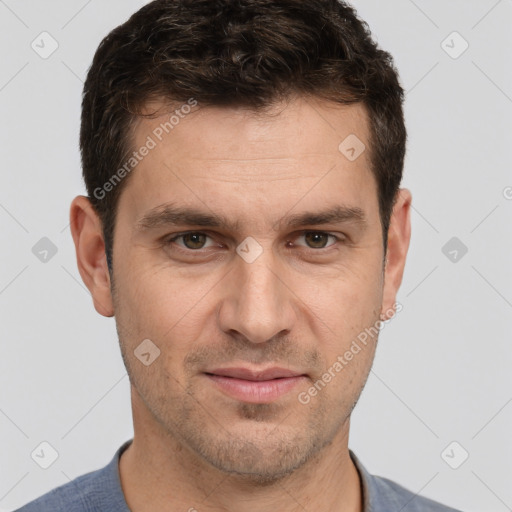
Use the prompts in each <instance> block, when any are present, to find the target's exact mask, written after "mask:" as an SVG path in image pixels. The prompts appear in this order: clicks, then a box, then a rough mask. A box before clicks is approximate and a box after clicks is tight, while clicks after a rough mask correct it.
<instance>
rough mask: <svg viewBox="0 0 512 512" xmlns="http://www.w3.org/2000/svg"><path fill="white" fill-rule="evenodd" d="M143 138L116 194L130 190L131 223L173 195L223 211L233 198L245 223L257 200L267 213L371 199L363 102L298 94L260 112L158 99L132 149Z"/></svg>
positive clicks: (232, 203) (373, 191) (372, 183)
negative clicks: (169, 105) (130, 171)
mask: <svg viewBox="0 0 512 512" xmlns="http://www.w3.org/2000/svg"><path fill="white" fill-rule="evenodd" d="M149 108H154V105H152V106H148V109H149ZM144 146H151V149H150V150H149V151H145V153H146V156H144V157H143V158H142V159H141V160H140V162H138V163H137V166H136V168H135V169H134V172H133V175H132V176H131V177H130V180H129V183H127V187H126V193H125V192H123V194H121V200H120V208H121V203H122V202H123V197H125V196H129V197H130V198H131V210H132V213H133V216H134V218H132V219H131V220H132V221H135V220H136V219H135V217H136V216H138V218H140V215H143V214H144V213H146V212H147V211H148V210H150V209H153V208H155V207H158V206H159V205H162V204H165V203H168V202H174V203H176V201H182V203H183V205H184V206H197V205H198V204H202V205H203V207H207V208H210V209H214V210H215V211H216V212H219V209H220V210H221V211H222V212H223V213H225V214H226V215H230V214H232V213H233V212H232V211H231V212H230V206H232V207H233V211H235V210H236V212H237V215H238V216H239V217H240V218H241V219H243V216H244V213H245V211H246V210H247V216H248V218H251V219H252V220H253V221H254V209H255V208H260V209H262V210H261V212H260V213H261V214H263V213H264V212H265V211H269V212H270V210H272V211H271V213H273V214H275V213H276V210H277V209H279V208H281V209H286V208H288V210H291V209H292V208H294V203H295V204H297V206H299V203H301V206H303V207H304V208H305V209H308V210H310V211H313V210H314V207H315V206H316V205H318V204H319V203H330V204H333V203H335V202H336V201H338V202H339V203H345V204H346V205H347V206H349V207H352V206H353V207H358V206H360V204H357V203H361V202H363V203H364V202H368V199H369V197H366V199H365V198H364V196H365V195H366V196H368V195H369V194H370V195H372V196H374V197H373V199H374V201H373V203H374V204H376V201H377V196H376V183H375V180H374V177H373V175H372V173H371V171H370V158H369V157H370V155H369V129H368V118H367V113H366V110H365V108H364V106H363V105H362V104H354V105H340V104H335V103H332V102H327V101H322V100H318V99H310V98H308V99H305V98H296V99H294V100H291V101H288V102H286V103H284V102H283V103H280V104H276V105H275V106H274V107H272V108H271V109H269V110H267V111H265V112H254V111H252V110H250V109H248V108H242V107H236V108H234V107H229V108H228V107H211V106H207V107H202V106H201V105H200V104H199V105H197V107H194V108H188V107H187V108H180V105H177V106H173V108H172V109H168V108H164V107H163V105H160V110H159V114H158V115H155V116H152V117H151V118H142V119H141V120H140V121H139V122H138V123H137V125H136V126H135V129H134V138H133V149H134V150H135V151H139V150H140V149H142V148H143V147H144ZM139 152H140V151H139ZM354 155H355V157H356V158H354ZM125 202H126V199H125ZM350 202H352V203H353V204H348V203H350ZM370 206H371V205H370ZM219 213H220V212H219ZM370 213H371V212H370ZM261 216H263V215H261ZM274 218H275V215H274Z"/></svg>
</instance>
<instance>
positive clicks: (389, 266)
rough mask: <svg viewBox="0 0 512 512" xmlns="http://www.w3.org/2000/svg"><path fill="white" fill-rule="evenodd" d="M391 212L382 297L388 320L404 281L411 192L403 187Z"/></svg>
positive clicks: (408, 240)
mask: <svg viewBox="0 0 512 512" xmlns="http://www.w3.org/2000/svg"><path fill="white" fill-rule="evenodd" d="M397 194H398V197H397V200H396V202H395V205H394V207H393V212H392V214H391V219H390V224H389V231H388V245H387V258H386V265H385V268H384V290H383V297H382V309H381V320H387V319H388V318H389V317H390V316H392V315H389V314H388V315H385V314H384V313H385V312H386V311H387V312H389V311H394V309H395V308H394V305H395V302H396V294H397V292H398V289H399V288H400V284H401V283H402V277H403V274H404V267H405V260H406V256H407V250H408V249H409V242H410V240H411V201H412V195H411V192H410V191H409V190H408V189H406V188H402V189H400V190H399V191H398V192H397Z"/></svg>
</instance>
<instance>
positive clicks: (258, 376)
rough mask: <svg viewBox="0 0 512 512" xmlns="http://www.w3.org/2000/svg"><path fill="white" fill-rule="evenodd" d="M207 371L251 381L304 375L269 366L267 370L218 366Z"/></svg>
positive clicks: (212, 373)
mask: <svg viewBox="0 0 512 512" xmlns="http://www.w3.org/2000/svg"><path fill="white" fill-rule="evenodd" d="M205 373H207V374H211V375H219V376H222V377H231V378H233V379H242V380H250V381H262V380H273V379H284V378H288V377H298V376H300V375H303V374H302V373H300V372H294V371H292V370H288V369H286V368H267V369H266V370H250V369H248V368H218V369H215V370H211V371H208V372H205Z"/></svg>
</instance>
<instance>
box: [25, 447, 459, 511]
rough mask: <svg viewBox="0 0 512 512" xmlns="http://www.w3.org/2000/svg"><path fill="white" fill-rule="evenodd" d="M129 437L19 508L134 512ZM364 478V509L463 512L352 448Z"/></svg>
mask: <svg viewBox="0 0 512 512" xmlns="http://www.w3.org/2000/svg"><path fill="white" fill-rule="evenodd" d="M131 442H132V439H130V440H129V441H126V442H125V443H124V444H123V445H122V446H121V447H120V448H119V449H118V450H117V452H116V453H115V455H114V457H113V458H112V460H111V461H110V462H109V463H108V464H107V465H106V466H105V467H104V468H102V469H98V470H97V471H92V472H90V473H87V474H85V475H82V476H79V477H78V478H75V480H73V481H71V482H69V483H67V484H64V485H62V486H60V487H57V488H56V489H54V490H53V491H50V492H49V493H48V494H45V495H44V496H41V497H40V498H38V499H36V500H35V501H32V502H30V503H28V504H27V505H25V506H23V507H21V508H20V509H18V510H17V511H16V512H130V509H129V508H128V505H127V504H126V500H125V498H124V494H123V490H122V488H121V479H120V476H119V458H120V457H121V454H122V453H123V451H124V450H125V449H126V448H128V446H129V445H130V443H131ZM349 453H350V457H351V458H352V460H353V462H354V464H355V466H356V468H357V470H358V472H359V476H360V478H361V486H362V493H363V512H460V510H456V509H454V508H449V507H447V506H445V505H442V504H440V503H438V502H436V501H433V500H430V499H428V498H424V497H421V496H418V495H417V494H414V493H413V492H411V491H408V490H407V489H405V488H404V487H402V486H401V485H399V484H397V483H395V482H392V481H391V480H388V479H387V478H382V477H379V476H374V475H370V474H369V473H368V471H367V470H366V469H365V468H364V466H363V465H362V464H361V462H360V461H359V459H358V458H357V457H356V456H355V454H354V453H353V452H352V451H351V450H349Z"/></svg>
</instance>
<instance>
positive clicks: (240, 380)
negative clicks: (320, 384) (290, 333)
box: [204, 367, 307, 403]
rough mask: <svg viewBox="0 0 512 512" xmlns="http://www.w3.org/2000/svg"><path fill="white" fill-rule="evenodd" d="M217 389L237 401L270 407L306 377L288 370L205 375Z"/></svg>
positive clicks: (227, 370) (218, 370)
mask: <svg viewBox="0 0 512 512" xmlns="http://www.w3.org/2000/svg"><path fill="white" fill-rule="evenodd" d="M204 374H205V376H206V377H207V378H208V379H209V381H210V382H212V383H213V384H214V386H215V387H216V389H218V390H219V391H221V392H222V393H223V394H224V395H227V396H228V397H230V398H232V399H233V398H234V399H235V400H237V401H242V402H248V403H270V402H274V401H276V400H278V399H279V398H281V397H283V396H284V395H286V394H287V393H289V392H290V391H291V390H292V389H293V388H294V387H296V386H297V385H299V384H300V383H301V382H303V381H304V380H305V379H306V378H307V376H306V375H305V374H303V373H300V372H297V371H293V370H289V369H286V368H277V367H273V368H266V369H264V370H257V369H250V368H216V369H213V370H209V371H207V372H204Z"/></svg>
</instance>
